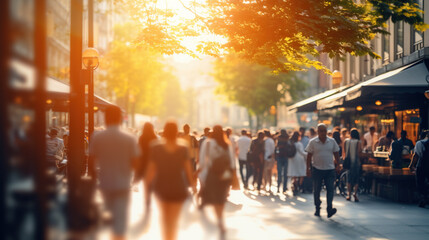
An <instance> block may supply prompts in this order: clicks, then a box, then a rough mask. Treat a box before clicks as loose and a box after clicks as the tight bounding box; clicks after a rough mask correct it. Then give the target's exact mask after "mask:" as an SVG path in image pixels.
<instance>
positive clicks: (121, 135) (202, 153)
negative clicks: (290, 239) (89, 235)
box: [47, 107, 428, 240]
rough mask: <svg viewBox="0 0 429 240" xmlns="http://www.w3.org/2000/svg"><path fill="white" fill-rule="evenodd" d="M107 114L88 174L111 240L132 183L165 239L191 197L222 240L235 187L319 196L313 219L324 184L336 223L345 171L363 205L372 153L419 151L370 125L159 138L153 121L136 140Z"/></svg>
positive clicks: (94, 140) (53, 155)
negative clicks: (208, 211)
mask: <svg viewBox="0 0 429 240" xmlns="http://www.w3.org/2000/svg"><path fill="white" fill-rule="evenodd" d="M105 116H106V121H105V122H106V125H107V127H106V129H105V130H103V131H97V132H95V134H94V135H93V136H92V137H91V141H90V142H89V152H88V153H89V156H90V159H93V160H94V161H96V162H97V163H98V164H97V165H96V164H90V166H98V169H97V170H95V169H90V170H89V171H88V172H91V173H92V174H93V175H94V177H97V178H98V180H99V189H100V191H101V193H102V196H103V198H104V202H105V206H106V208H107V210H109V211H110V212H111V214H112V225H113V227H112V230H113V239H124V238H125V233H126V227H127V219H128V216H127V212H128V211H127V208H128V202H129V200H130V183H139V182H140V181H143V183H144V186H145V188H144V189H145V190H144V196H145V198H144V199H145V200H144V201H145V202H144V205H145V209H146V211H149V210H150V204H151V194H154V195H155V197H156V199H157V202H158V204H159V206H160V213H161V220H162V223H163V224H162V235H163V239H166V240H170V239H176V236H177V230H178V221H179V216H180V212H181V209H182V207H183V205H184V202H185V200H186V199H187V198H188V197H190V196H193V197H194V198H195V199H196V204H197V205H198V209H200V210H202V211H204V209H205V207H206V206H209V205H210V206H213V207H214V212H215V215H216V217H217V225H218V229H219V233H220V236H221V239H224V238H225V234H226V227H225V224H224V216H223V212H224V207H225V203H226V202H227V198H228V196H229V191H230V189H231V186H232V187H233V188H234V189H237V188H238V187H237V185H239V183H238V182H239V179H241V181H240V182H241V184H240V185H241V186H242V188H243V189H244V191H247V192H250V191H252V192H253V193H254V194H260V195H262V196H263V195H271V194H276V193H277V194H285V195H286V194H287V191H288V190H289V189H288V186H291V189H290V190H291V191H292V194H293V195H297V194H300V193H302V192H305V191H308V192H313V197H314V205H315V212H314V215H315V216H320V209H321V201H320V193H321V190H322V185H325V188H326V199H327V207H326V212H327V216H328V218H330V217H332V216H333V215H334V214H335V213H336V212H337V209H336V208H334V207H333V198H334V191H335V187H334V182H335V181H336V180H337V178H338V176H339V174H340V172H341V171H344V170H348V174H349V177H348V178H347V179H348V180H347V181H348V182H347V186H348V187H347V190H348V195H347V196H346V199H347V200H349V201H351V200H352V199H353V200H354V201H355V202H359V198H358V195H357V194H358V184H359V178H360V172H361V171H360V169H361V165H362V163H364V161H365V153H366V152H369V151H375V149H376V148H377V147H378V149H383V150H384V149H386V148H387V147H386V146H387V145H388V147H389V148H392V150H393V148H395V143H396V142H398V144H399V145H400V146H401V147H402V148H401V150H402V149H406V150H407V151H411V150H412V149H413V148H414V145H413V144H412V142H411V141H410V140H409V139H406V135H407V134H406V132H405V131H403V132H402V133H401V139H399V140H394V136H392V133H391V132H388V133H387V135H386V136H385V137H382V138H378V134H377V133H376V131H375V128H373V127H371V128H370V129H369V132H368V133H365V134H364V135H363V137H362V138H361V137H360V136H361V135H360V133H359V131H358V130H357V129H351V130H350V131H349V130H348V129H340V128H338V127H336V128H334V129H333V130H331V131H328V128H327V126H326V125H324V124H319V125H318V126H317V128H310V129H309V130H308V131H307V130H306V129H305V128H303V127H301V128H300V129H299V131H289V132H288V131H287V130H285V129H281V130H280V131H279V132H271V131H269V130H267V129H265V130H259V131H257V132H256V134H254V135H253V134H252V132H250V131H248V130H246V129H242V130H241V134H240V136H236V135H235V134H234V131H233V130H232V129H231V128H226V129H223V128H222V127H221V126H219V125H216V126H214V127H213V128H209V127H206V128H205V129H204V133H203V134H202V135H198V134H197V133H196V132H192V133H191V128H190V126H189V125H188V124H185V125H184V126H183V131H179V127H178V125H177V123H176V122H175V121H168V122H167V123H166V124H165V126H164V129H163V130H161V131H158V132H156V131H155V129H154V126H153V125H152V124H151V123H145V124H144V126H143V129H142V132H141V135H140V137H139V138H138V140H137V138H136V137H135V135H133V134H130V133H127V132H125V131H123V130H121V129H120V125H121V122H122V120H121V111H120V109H119V108H117V107H110V108H108V109H107V110H106V114H105ZM57 134H58V132H57V131H56V130H51V132H50V133H49V135H48V136H47V141H48V145H47V147H48V156H50V158H49V159H51V160H50V161H57V160H59V158H61V156H62V155H61V154H62V153H61V151H63V150H64V143H63V141H62V140H60V139H59V138H57V137H56V135H57ZM64 135H65V136H66V135H67V134H64ZM425 137H426V136H425ZM64 140H66V138H65V139H64ZM388 141H390V144H388V143H387V142H388ZM410 142H411V143H410ZM427 142H428V141H427V137H426V138H424V140H423V141H420V142H418V143H417V144H416V155H415V156H417V157H414V158H413V161H411V163H409V164H410V167H414V166H415V165H417V167H418V168H419V169H420V170H419V171H417V172H420V174H419V177H418V183H419V182H420V187H419V191H420V193H421V194H422V196H423V198H424V199H425V198H426V194H427V189H426V188H425V187H423V184H422V183H424V181H425V179H426V178H427V171H423V170H421V169H423V168H424V167H427V164H426V165H425V164H422V161H418V160H419V157H420V159H423V158H424V156H425V154H427V153H426V151H425V147H426V149H427V148H428V147H427V145H428V144H427ZM383 146H384V147H383ZM404 146H406V147H404ZM289 179H290V180H291V183H290V184H288V180H289ZM273 182H274V184H273ZM421 204H422V205H423V206H424V203H421Z"/></svg>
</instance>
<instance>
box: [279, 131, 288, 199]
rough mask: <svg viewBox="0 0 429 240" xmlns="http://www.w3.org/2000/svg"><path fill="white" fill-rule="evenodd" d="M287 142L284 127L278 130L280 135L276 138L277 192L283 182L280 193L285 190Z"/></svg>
mask: <svg viewBox="0 0 429 240" xmlns="http://www.w3.org/2000/svg"><path fill="white" fill-rule="evenodd" d="M288 144H289V135H288V134H287V132H286V130H285V129H282V130H280V135H279V136H278V138H277V147H276V151H277V193H280V189H281V185H282V184H283V189H282V193H286V191H287V180H288V174H287V173H288V163H289V162H288V157H287V153H286V151H287V149H288Z"/></svg>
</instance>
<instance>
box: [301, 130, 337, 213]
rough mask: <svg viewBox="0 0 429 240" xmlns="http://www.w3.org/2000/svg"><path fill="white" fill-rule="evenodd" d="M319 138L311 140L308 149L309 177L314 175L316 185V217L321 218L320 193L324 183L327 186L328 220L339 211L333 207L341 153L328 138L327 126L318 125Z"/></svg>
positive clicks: (332, 140) (334, 142)
mask: <svg viewBox="0 0 429 240" xmlns="http://www.w3.org/2000/svg"><path fill="white" fill-rule="evenodd" d="M317 134H318V137H315V138H313V139H311V140H310V142H309V143H308V146H307V148H306V149H305V150H306V151H307V152H308V155H307V176H310V175H312V177H313V185H314V205H315V206H316V212H315V213H314V215H315V216H317V217H319V216H320V204H321V203H322V202H321V201H320V191H321V189H322V182H324V183H325V186H326V201H327V209H326V210H327V212H328V218H330V217H332V216H333V215H334V214H335V213H336V212H337V209H336V208H333V207H332V201H333V200H334V181H335V178H336V173H335V170H337V171H339V168H338V163H339V158H340V156H339V151H340V148H339V146H338V144H337V142H336V141H335V140H334V139H333V138H330V137H327V128H326V125H325V124H323V123H321V124H319V125H317ZM310 171H312V172H310Z"/></svg>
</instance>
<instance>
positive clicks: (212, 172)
mask: <svg viewBox="0 0 429 240" xmlns="http://www.w3.org/2000/svg"><path fill="white" fill-rule="evenodd" d="M200 159H201V161H200V168H201V172H200V179H201V183H202V186H201V194H200V196H201V204H202V206H203V207H204V206H205V205H213V206H214V209H215V214H216V217H217V220H218V227H219V231H220V234H221V239H224V238H225V233H226V229H225V225H224V217H223V211H224V208H225V203H226V200H227V197H228V195H229V190H230V187H231V184H232V178H233V175H234V174H235V171H236V170H235V169H236V168H235V161H234V153H233V148H232V146H231V143H230V142H229V140H228V138H227V136H226V134H224V132H223V130H222V127H221V126H219V125H216V126H214V127H213V134H212V137H211V138H210V139H209V140H207V141H205V142H204V143H203V146H202V148H201V152H200Z"/></svg>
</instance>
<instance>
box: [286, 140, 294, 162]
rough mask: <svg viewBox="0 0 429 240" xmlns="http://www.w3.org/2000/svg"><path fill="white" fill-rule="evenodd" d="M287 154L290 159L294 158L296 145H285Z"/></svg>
mask: <svg viewBox="0 0 429 240" xmlns="http://www.w3.org/2000/svg"><path fill="white" fill-rule="evenodd" d="M285 148H286V149H285V154H286V157H288V158H293V157H294V156H295V154H296V147H295V143H293V142H291V141H288V142H287V143H286V145H285Z"/></svg>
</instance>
